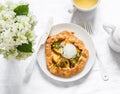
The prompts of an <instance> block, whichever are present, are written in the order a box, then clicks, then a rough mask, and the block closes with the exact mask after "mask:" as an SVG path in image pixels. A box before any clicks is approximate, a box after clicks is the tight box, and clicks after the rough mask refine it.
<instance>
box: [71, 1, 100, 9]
mask: <svg viewBox="0 0 120 94" xmlns="http://www.w3.org/2000/svg"><path fill="white" fill-rule="evenodd" d="M73 1H74V2H75V4H76V5H77V6H79V7H80V8H91V7H93V6H94V5H96V3H97V2H98V0H73Z"/></svg>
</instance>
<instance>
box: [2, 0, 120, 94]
mask: <svg viewBox="0 0 120 94" xmlns="http://www.w3.org/2000/svg"><path fill="white" fill-rule="evenodd" d="M5 1H6V0H0V2H1V3H2V2H5ZM12 1H15V2H18V1H19V0H12ZM23 1H24V0H23ZM27 2H28V3H29V4H30V5H29V6H30V10H32V12H33V14H34V15H36V17H37V21H38V24H37V26H36V29H35V32H36V34H37V35H39V36H41V35H42V34H43V33H44V32H45V26H46V24H47V21H48V19H49V17H50V16H53V17H54V24H58V23H65V22H72V23H76V24H79V22H80V21H81V17H82V15H81V13H80V12H79V11H76V12H75V13H74V14H73V15H72V14H69V13H68V9H70V8H72V3H71V0H27ZM119 9H120V1H119V0H100V4H99V6H98V8H97V10H96V13H95V17H94V34H92V38H93V40H94V42H95V46H96V49H97V50H98V53H99V57H100V59H101V60H102V62H103V64H104V67H105V69H106V71H107V73H108V75H109V81H103V80H102V78H101V75H100V69H99V66H98V61H97V60H96V61H95V64H94V66H93V68H92V70H91V71H90V72H89V74H88V75H87V76H85V77H84V79H82V80H80V81H78V82H77V83H73V84H72V85H64V84H60V83H56V82H55V81H52V80H50V79H49V78H47V77H46V76H45V75H44V74H43V73H42V72H41V70H40V68H39V66H38V64H36V66H35V68H34V71H33V74H32V77H31V79H30V81H29V83H27V84H25V83H22V82H23V78H24V75H25V69H26V67H27V66H28V64H29V60H30V58H31V57H30V58H28V59H27V60H26V61H22V62H19V63H18V64H9V63H8V62H6V60H4V59H3V57H2V56H1V57H0V94H48V93H49V94H73V93H74V94H120V54H118V53H115V52H114V51H113V50H112V49H111V48H109V46H108V44H107V39H108V37H109V35H108V34H107V33H106V32H105V31H104V30H103V28H102V26H103V24H104V23H111V24H114V25H117V24H120V12H119ZM90 16H91V14H90V15H89V17H90Z"/></svg>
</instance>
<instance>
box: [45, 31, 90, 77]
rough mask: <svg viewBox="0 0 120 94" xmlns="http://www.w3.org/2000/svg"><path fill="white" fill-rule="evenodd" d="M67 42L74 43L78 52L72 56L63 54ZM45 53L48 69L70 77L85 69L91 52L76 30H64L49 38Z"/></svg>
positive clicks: (58, 74) (55, 73)
mask: <svg viewBox="0 0 120 94" xmlns="http://www.w3.org/2000/svg"><path fill="white" fill-rule="evenodd" d="M67 44H72V45H74V46H75V48H76V52H77V53H76V54H75V55H74V56H73V57H72V58H66V57H64V55H63V48H64V46H65V45H67ZM45 55H46V63H47V68H48V70H49V71H50V72H51V73H52V74H54V75H57V76H60V77H65V78H68V77H72V76H73V75H75V74H77V73H79V72H81V71H82V70H83V69H84V67H85V65H86V62H87V60H88V57H89V52H88V50H87V49H86V48H85V45H84V43H83V41H81V40H80V39H78V38H77V37H76V36H75V35H74V32H69V31H63V32H60V33H59V34H56V35H54V36H50V37H49V38H48V39H47V41H46V45H45Z"/></svg>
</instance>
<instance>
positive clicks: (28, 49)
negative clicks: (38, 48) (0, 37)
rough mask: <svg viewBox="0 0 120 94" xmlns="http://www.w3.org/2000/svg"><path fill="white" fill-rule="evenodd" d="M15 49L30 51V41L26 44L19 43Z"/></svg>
mask: <svg viewBox="0 0 120 94" xmlns="http://www.w3.org/2000/svg"><path fill="white" fill-rule="evenodd" d="M17 50H19V51H21V52H32V43H31V42H29V43H28V44H27V43H24V44H22V45H19V46H18V47H17Z"/></svg>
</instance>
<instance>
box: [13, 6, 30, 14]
mask: <svg viewBox="0 0 120 94" xmlns="http://www.w3.org/2000/svg"><path fill="white" fill-rule="evenodd" d="M28 11H29V7H28V5H19V6H17V7H16V8H15V9H14V12H15V13H16V15H17V16H18V15H26V16H27V15H28Z"/></svg>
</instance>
